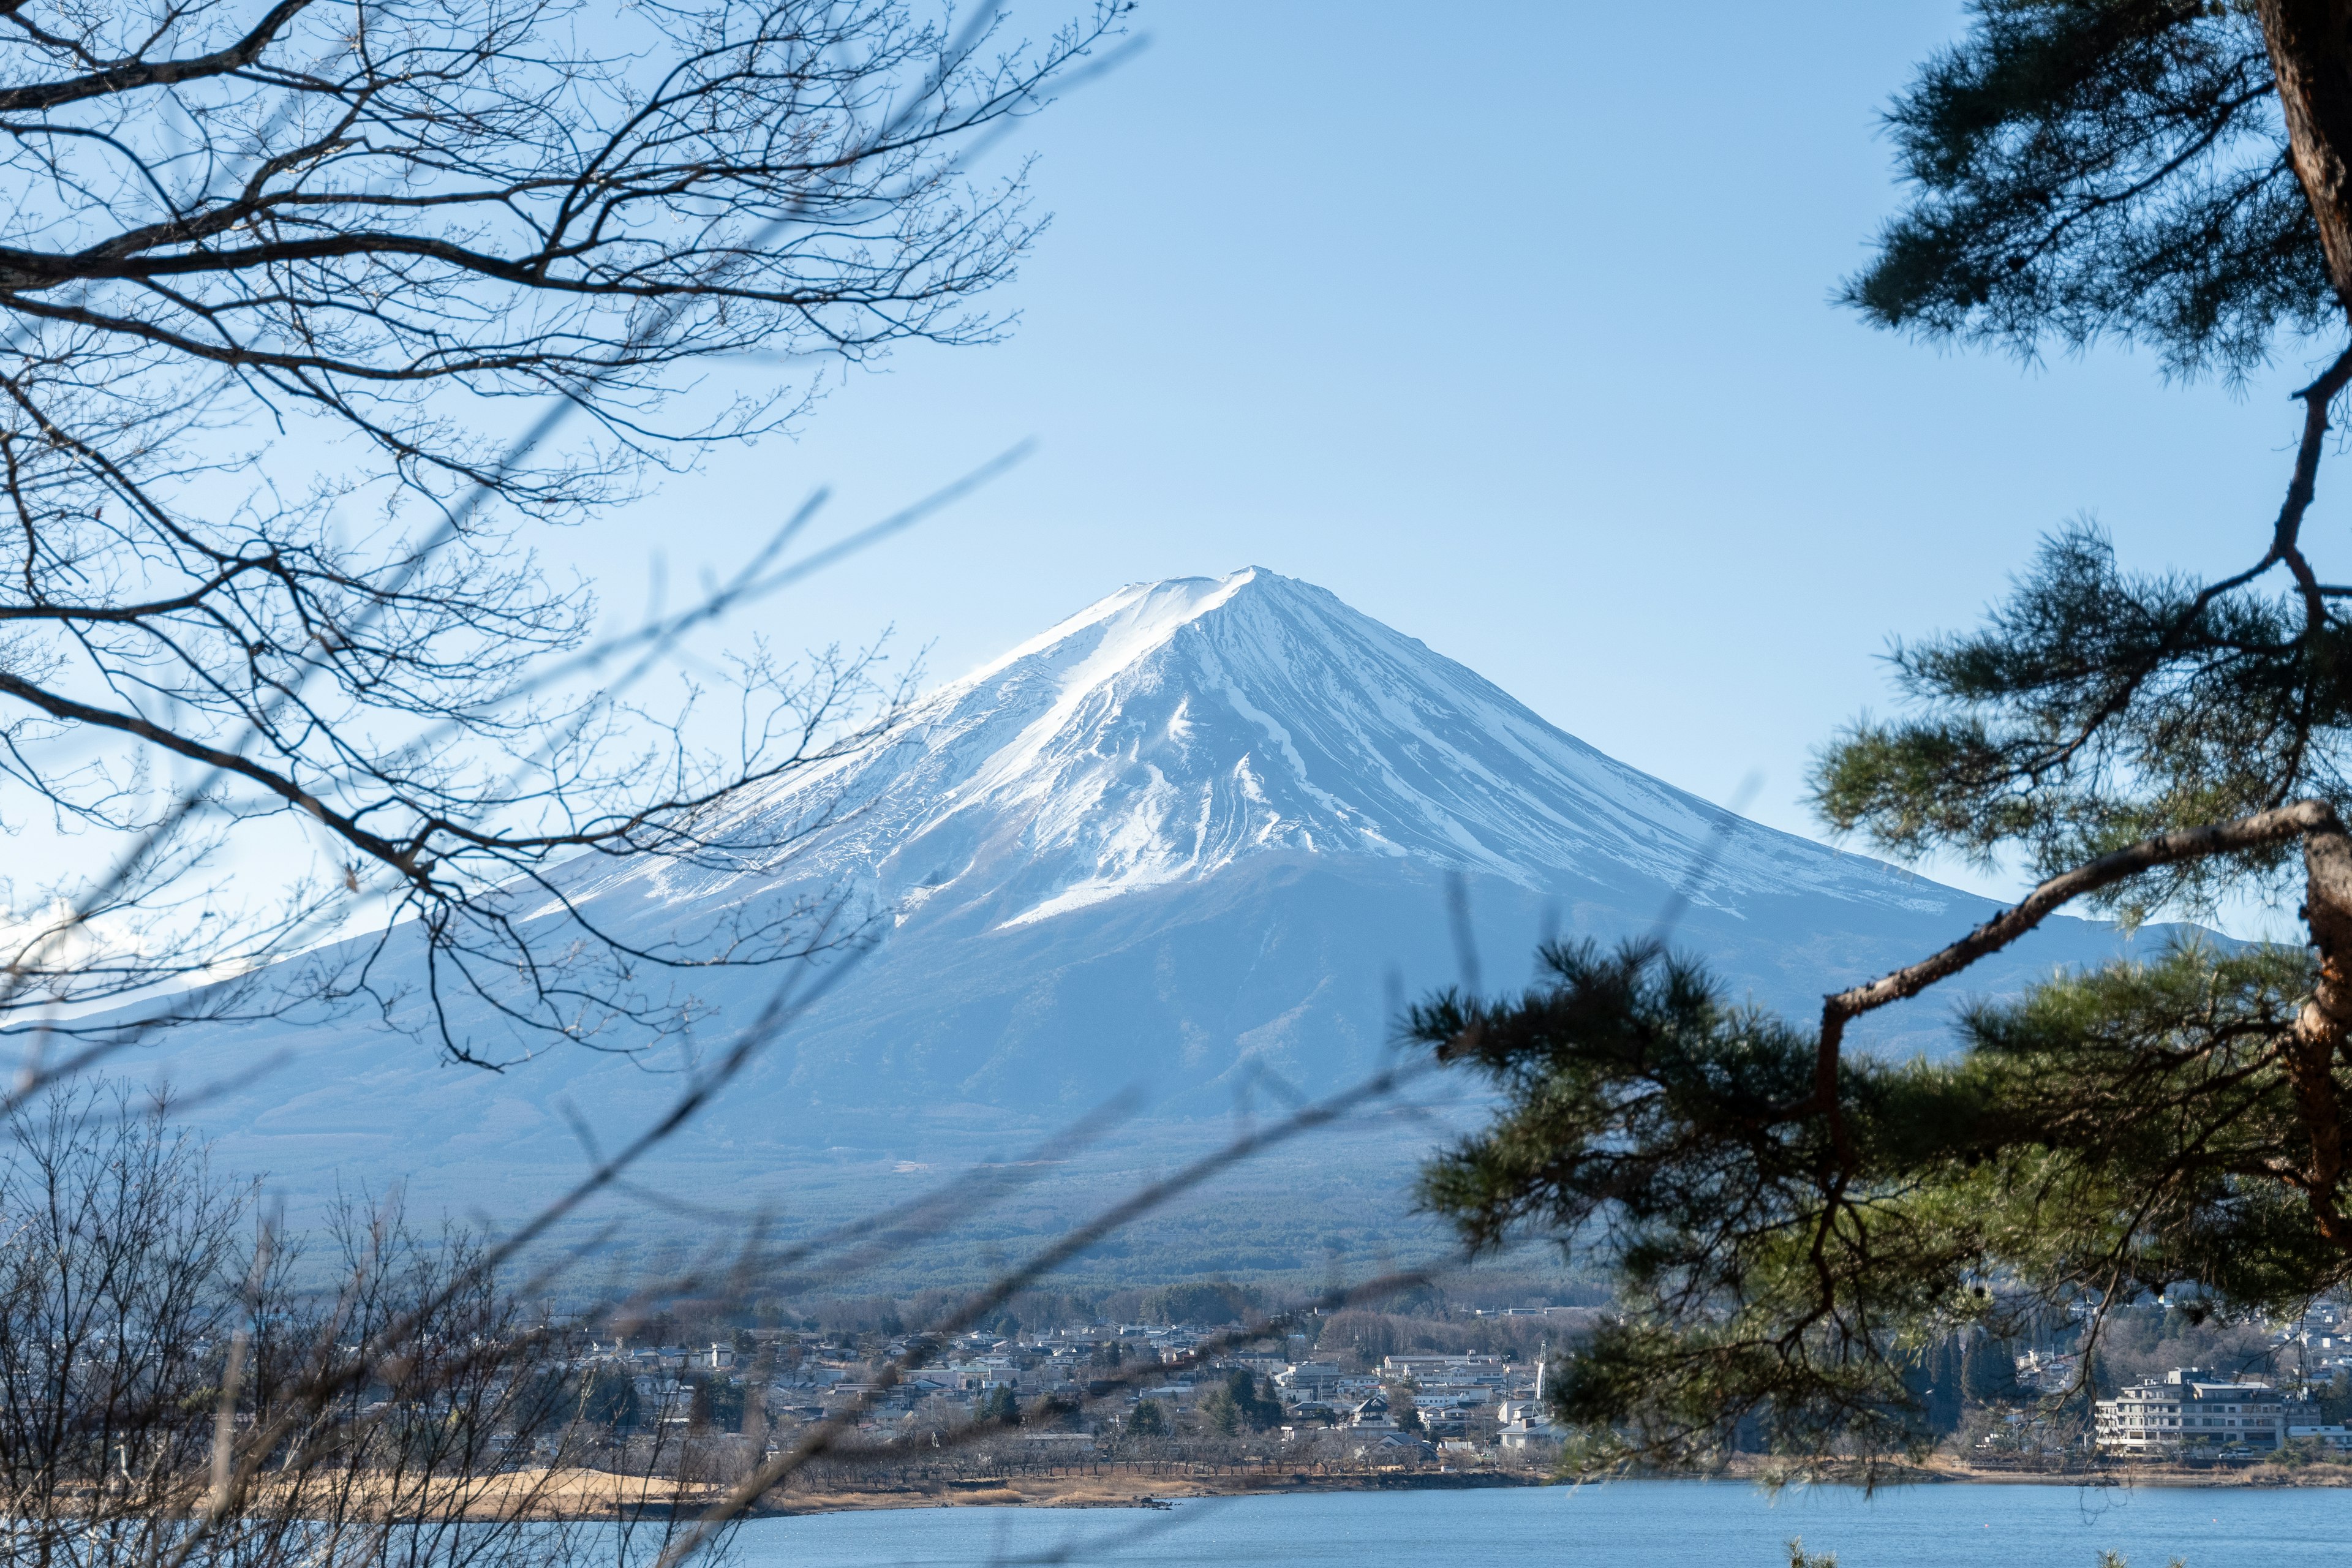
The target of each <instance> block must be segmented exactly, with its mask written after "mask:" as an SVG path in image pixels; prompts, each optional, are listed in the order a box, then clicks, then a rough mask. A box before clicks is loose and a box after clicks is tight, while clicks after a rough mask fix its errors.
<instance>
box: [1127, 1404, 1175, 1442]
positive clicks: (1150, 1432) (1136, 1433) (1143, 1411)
mask: <svg viewBox="0 0 2352 1568" xmlns="http://www.w3.org/2000/svg"><path fill="white" fill-rule="evenodd" d="M1127 1430H1128V1435H1129V1436H1132V1437H1165V1436H1168V1415H1167V1413H1166V1412H1165V1411H1163V1410H1161V1409H1160V1401H1158V1400H1156V1399H1144V1400H1139V1401H1137V1402H1136V1406H1135V1414H1134V1415H1129V1417H1128V1418H1127Z"/></svg>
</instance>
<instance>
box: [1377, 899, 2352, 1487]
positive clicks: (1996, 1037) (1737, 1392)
mask: <svg viewBox="0 0 2352 1568" xmlns="http://www.w3.org/2000/svg"><path fill="white" fill-rule="evenodd" d="M1543 963H1544V965H1545V969H1546V971H1547V981H1546V983H1545V984H1539V985H1538V986H1536V987H1534V988H1532V989H1531V990H1529V991H1528V992H1527V993H1526V994H1524V995H1522V996H1520V997H1518V998H1517V999H1513V1000H1508V1001H1503V1002H1496V1003H1485V1002H1477V1001H1473V1000H1470V999H1466V998H1464V997H1461V996H1458V995H1454V994H1446V995H1444V996H1441V997H1439V998H1438V999H1436V1000H1435V1001H1433V1002H1432V1003H1430V1004H1428V1005H1424V1006H1423V1007H1421V1008H1419V1009H1417V1010H1416V1011H1415V1013H1414V1015H1413V1016H1412V1029H1413V1031H1414V1033H1415V1034H1416V1036H1417V1037H1419V1038H1420V1039H1422V1040H1423V1041H1425V1042H1427V1043H1429V1044H1432V1045H1433V1046H1436V1047H1438V1048H1439V1049H1440V1051H1441V1053H1442V1054H1443V1055H1444V1056H1445V1057H1446V1058H1448V1059H1450V1060H1454V1061H1458V1062H1463V1063H1465V1064H1467V1065H1470V1066H1473V1067H1474V1068H1476V1069H1477V1070H1479V1071H1481V1072H1482V1073H1484V1074H1485V1076H1486V1078H1487V1079H1489V1080H1490V1081H1491V1082H1492V1083H1493V1084H1494V1086H1495V1087H1496V1089H1497V1090H1498V1091H1499V1093H1500V1095H1501V1099H1502V1106H1501V1109H1500V1110H1499V1111H1498V1112H1497V1114H1496V1117H1495V1119H1494V1121H1492V1122H1491V1123H1490V1125H1489V1126H1488V1127H1487V1128H1486V1130H1485V1131H1483V1132H1482V1133H1480V1134H1479V1135H1477V1136H1475V1137H1472V1138H1467V1139H1465V1140H1462V1141H1461V1142H1458V1143H1456V1144H1455V1145H1454V1146H1453V1147H1452V1148H1450V1149H1449V1150H1447V1151H1446V1152H1444V1154H1443V1155H1442V1156H1441V1157H1439V1158H1438V1159H1437V1160H1436V1161H1435V1162H1433V1163H1432V1164H1431V1165H1430V1166H1429V1167H1428V1168H1427V1169H1426V1171H1425V1173H1424V1175H1423V1185H1422V1197H1423V1202H1424V1203H1425V1205H1427V1206H1428V1207H1430V1208H1432V1209H1433V1210H1435V1211H1437V1212H1439V1213H1441V1214H1443V1215H1447V1216H1448V1217H1450V1218H1451V1219H1452V1220H1453V1221H1454V1224H1455V1225H1456V1226H1457V1227H1458V1229H1459V1230H1460V1232H1461V1234H1462V1236H1463V1237H1464V1238H1465V1241H1467V1242H1469V1243H1470V1244H1471V1245H1472V1246H1474V1247H1477V1248H1479V1249H1482V1250H1493V1249H1496V1248H1498V1247H1501V1246H1503V1245H1505V1244H1506V1243H1507V1242H1508V1241H1510V1240H1512V1239H1514V1238H1515V1237H1519V1236H1523V1235H1526V1234H1529V1233H1534V1234H1540V1235H1546V1236H1549V1237H1553V1238H1555V1239H1557V1240H1558V1241H1559V1242H1560V1243H1561V1244H1562V1245H1564V1246H1567V1247H1573V1248H1575V1249H1577V1250H1579V1251H1587V1252H1590V1253H1591V1254H1593V1255H1596V1256H1597V1257H1598V1258H1600V1259H1601V1261H1602V1262H1604V1263H1605V1264H1606V1265H1607V1266H1608V1267H1609V1268H1611V1269H1612V1271H1613V1272H1614V1274H1615V1275H1616V1277H1617V1279H1619V1281H1620V1285H1621V1289H1622V1294H1623V1298H1624V1300H1625V1304H1626V1305H1627V1307H1628V1308H1629V1309H1630V1310H1628V1311H1627V1312H1626V1313H1625V1315H1624V1317H1623V1319H1622V1321H1612V1322H1604V1323H1603V1324H1602V1325H1601V1327H1600V1328H1599V1329H1598V1330H1597V1331H1595V1332H1594V1333H1593V1334H1592V1336H1591V1338H1590V1340H1589V1341H1587V1342H1585V1343H1584V1344H1582V1345H1580V1347H1578V1352H1577V1354H1576V1355H1575V1356H1574V1357H1573V1359H1571V1360H1570V1361H1568V1362H1567V1363H1565V1364H1564V1367H1563V1369H1562V1375H1561V1376H1560V1377H1559V1380H1558V1383H1557V1385H1556V1386H1557V1401H1558V1414H1559V1415H1560V1416H1561V1418H1562V1419H1563V1420H1564V1421H1566V1422H1568V1423H1570V1425H1571V1426H1575V1427H1577V1428H1580V1430H1581V1432H1582V1434H1583V1436H1584V1437H1585V1438H1586V1439H1587V1441H1586V1442H1585V1443H1584V1445H1583V1446H1582V1447H1580V1448H1579V1449H1578V1450H1577V1452H1579V1453H1580V1455H1582V1456H1583V1457H1584V1458H1583V1462H1584V1463H1586V1464H1587V1465H1589V1466H1591V1467H1595V1468H1598V1467H1604V1466H1607V1465H1610V1464H1614V1463H1618V1462H1622V1461H1623V1460H1625V1459H1628V1458H1644V1459H1651V1460H1660V1461H1672V1462H1695V1461H1705V1460H1711V1459H1712V1458H1716V1457H1717V1456H1719V1455H1720V1454H1721V1453H1723V1452H1724V1451H1726V1450H1727V1448H1728V1447H1730V1446H1731V1438H1732V1436H1733V1431H1734V1429H1735V1427H1736V1426H1738V1424H1739V1422H1740V1421H1741V1420H1742V1419H1743V1418H1747V1419H1748V1420H1750V1421H1752V1422H1753V1423H1754V1424H1755V1428H1756V1430H1757V1431H1758V1432H1759V1434H1760V1436H1761V1437H1762V1439H1763V1441H1764V1443H1765V1445H1766V1446H1767V1447H1769V1448H1770V1449H1772V1450H1774V1451H1776V1452H1780V1453H1784V1454H1790V1455H1794V1456H1800V1457H1818V1456H1821V1455H1823V1454H1826V1453H1829V1452H1832V1451H1836V1450H1845V1451H1850V1452H1853V1453H1856V1454H1860V1455H1864V1456H1881V1455H1887V1454H1893V1453H1899V1452H1914V1453H1916V1452H1917V1451H1920V1450H1921V1449H1923V1448H1924V1447H1926V1446H1927V1444H1928V1442H1929V1441H1930V1440H1931V1438H1932V1436H1933V1434H1934V1431H1935V1429H1936V1426H1937V1422H1935V1421H1934V1420H1933V1418H1932V1415H1933V1413H1932V1412H1931V1407H1930V1401H1929V1396H1928V1393H1927V1391H1928V1389H1929V1388H1930V1387H1931V1386H1933V1385H1932V1384H1930V1383H1929V1381H1928V1380H1927V1378H1926V1377H1925V1376H1923V1375H1922V1373H1923V1370H1924V1369H1926V1368H1927V1367H1928V1366H1929V1365H1931V1364H1932V1358H1933V1357H1935V1356H1936V1355H1937V1353H1938V1349H1937V1347H1938V1346H1939V1345H1940V1344H1941V1343H1943V1342H1945V1341H1947V1340H1948V1337H1949V1336H1951V1335H1953V1334H1955V1333H1973V1332H1974V1331H1977V1330H1979V1329H1984V1330H1990V1331H1992V1332H1994V1333H1996V1334H1998V1333H2003V1332H2007V1331H2011V1329H2012V1328H2013V1326H2014V1321H2015V1320H2016V1319H2017V1318H2018V1316H2019V1315H2020V1314H2021V1312H2023V1311H2024V1310H2026V1309H2027V1308H2028V1307H2030V1306H2032V1305H2033V1304H2034V1303H2036V1302H2039V1303H2042V1304H2043V1305H2044V1306H2045V1307H2047V1308H2049V1309H2051V1310H2053V1313H2054V1314H2055V1315H2059V1316H2061V1317H2062V1318H2063V1309H2064V1308H2065V1307H2066V1306H2068V1305H2069V1304H2071V1303H2073V1302H2074V1301H2075V1300H2080V1299H2082V1298H2083V1297H2084V1294H2085V1293H2086V1292H2091V1293H2095V1294H2103V1295H2105V1296H2106V1297H2108V1298H2109V1299H2128V1298H2129V1297H2130V1296H2131V1295H2133V1294H2134V1293H2135V1292H2137V1291H2139V1290H2143V1289H2151V1290H2152V1289H2160V1288H2161V1287H2162V1286H2164V1285H2165V1284H2167V1283H2168V1282H2172V1281H2178V1280H2183V1279H2194V1280H2200V1281H2203V1282H2205V1283H2206V1284H2207V1285H2208V1286H2210V1288H2211V1289H2214V1290H2215V1291H2216V1292H2218V1293H2220V1294H2222V1295H2224V1296H2226V1297H2228V1298H2229V1299H2231V1300H2235V1301H2238V1302H2241V1303H2245V1304H2251V1305H2275V1306H2279V1307H2284V1306H2287V1305H2289V1304H2291V1303H2294V1302H2296V1301H2299V1300H2304V1299H2306V1298H2307V1297H2308V1296H2310V1295H2311V1294H2313V1293H2315V1292H2317V1291H2320V1290H2324V1289H2330V1288H2333V1287H2334V1286H2336V1285H2338V1284H2340V1283H2342V1282H2343V1281H2344V1280H2345V1279H2347V1275H2348V1274H2352V1269H2347V1259H2346V1258H2345V1256H2344V1254H2343V1253H2341V1252H2340V1251H2338V1250H2337V1249H2336V1248H2334V1247H2330V1246H2328V1245H2326V1242H2325V1241H2324V1239H2323V1238H2322V1237H2321V1236H2320V1235H2319V1233H2318V1230H2317V1228H2316V1226H2315V1222H2314V1220H2313V1218H2312V1216H2311V1214H2310V1211H2309V1209H2308V1207H2307V1206H2306V1205H2305V1204H2304V1203H2303V1202H2302V1201H2300V1198H2299V1195H2298V1194H2296V1193H2295V1192H2294V1190H2293V1189H2292V1187H2291V1186H2290V1185H2289V1184H2288V1183H2286V1182H2284V1181H2282V1180H2281V1179H2280V1175H2279V1173H2280V1172H2281V1171H2282V1170H2285V1169H2291V1168H2292V1163H2293V1162H2294V1160H2295V1159H2296V1158H2297V1156H2298V1154H2299V1152H2301V1150H2300V1142H2299V1140H2300V1139H2301V1136H2302V1134H2301V1132H2300V1131H2299V1129H2300V1126H2301V1123H2300V1122H2299V1121H2298V1120H2297V1119H2296V1117H2295V1115H2294V1091H2293V1086H2292V1084H2291V1082H2290V1080H2289V1073H2288V1070H2287V1064H2286V1062H2285V1061H2284V1058H2282V1056H2281V1053H2280V1050H2279V1042H2280V1037H2281V1035H2282V1034H2283V1032H2284V1028H2285V1026H2286V1024H2287V1023H2288V1021H2289V1020H2290V1018H2291V1016H2292V1009H2293V1005H2294V999H2295V998H2296V997H2297V996H2298V995H2299V994H2302V993H2303V992H2304V991H2305V990H2306V989H2307V988H2308V985H2309V978H2310V977H2309V961H2308V959H2307V958H2306V957H2305V955H2304V954H2302V953H2300V952H2294V951H2292V950H2282V949H2261V948H2257V949H2249V950H2244V951H2241V952H2231V953H2221V952H2214V951H2212V950H2210V949H2206V948H2200V947H2195V946H2186V947H2179V948H2176V949H2174V950H2172V951H2170V952H2168V953H2167V954H2166V955H2165V956H2164V957H2163V958H2162V959H2160V960H2158V961H2157V962H2155V963H2146V964H2134V965H2118V966H2116V967H2114V968H2110V969H2106V970H2102V971H2098V972H2095V973H2090V974H2085V975H2079V976H2074V977H2069V978H2064V979H2061V980H2057V981H2053V983H2051V984H2048V985H2045V986H2043V987H2042V988H2040V989H2039V990H2037V991H2036V992H2035V993H2033V994H2031V995H2030V996H2029V997H2027V998H2026V999H2024V1000H2023V1001H2021V1002H2019V1003H2016V1004H2012V1005H2001V1006H1982V1007H1979V1008H1977V1009H1976V1010H1974V1011H1973V1012H1971V1013H1970V1014H1969V1015H1968V1016H1967V1018H1966V1020H1965V1027H1966V1037H1967V1047H1966V1049H1965V1050H1964V1051H1963V1052H1962V1053H1961V1054H1960V1055H1959V1056H1958V1057H1957V1058H1953V1059H1951V1060H1949V1061H1947V1062H1943V1063H1934V1064H1931V1063H1927V1062H1917V1061H1915V1062H1911V1063H1907V1064H1903V1065H1899V1066H1896V1065H1889V1064H1884V1063H1876V1062H1871V1061H1867V1060H1862V1061H1857V1060H1854V1059H1853V1058H1846V1059H1845V1060H1844V1061H1843V1064H1842V1066H1841V1068H1840V1072H1841V1079H1840V1086H1839V1087H1840V1103H1841V1106H1842V1110H1843V1119H1844V1123H1845V1135H1846V1139H1847V1142H1848V1145H1849V1149H1848V1155H1847V1158H1846V1159H1844V1160H1842V1159H1841V1158H1840V1157H1839V1154H1838V1151H1837V1149H1836V1147H1835V1137H1834V1134H1833V1133H1832V1130H1831V1129H1830V1127H1829V1125H1828V1121H1827V1118H1826V1117H1824V1116H1822V1115H1821V1114H1819V1113H1817V1112H1806V1111H1803V1110H1797V1109H1790V1108H1798V1107H1801V1106H1802V1105H1803V1104H1804V1102H1805V1100H1806V1096H1807V1092H1808V1089H1809V1087H1810V1082H1811V1074H1812V1071H1813V1068H1814V1065H1815V1060H1816V1054H1815V1042H1814V1040H1813V1038H1812V1037H1811V1035H1810V1034H1809V1033H1805V1032H1801V1031H1799V1030H1797V1029H1794V1028H1792V1027H1790V1026H1788V1025H1786V1024H1783V1023H1780V1022H1778V1021H1776V1020H1773V1019H1771V1018H1769V1017H1766V1016H1762V1015H1760V1014H1758V1013H1756V1012H1754V1011H1752V1010H1749V1009H1744V1008H1736V1007H1731V1006H1727V1005H1725V1004H1723V1003H1722V1002H1721V1001H1720V1000H1719V998H1718V997H1717V995H1716V994H1715V993H1714V991H1713V990H1712V989H1711V987H1710V986H1709V984H1707V981H1706V976H1705V973H1704V972H1703V971H1702V970H1701V969H1700V968H1699V967H1698V966H1697V965H1696V964H1695V963H1691V962H1689V961H1686V960H1681V959H1675V958H1670V957H1668V956H1666V955H1664V954H1663V953H1660V952H1657V951H1655V950H1654V949H1650V948H1646V947H1641V946H1633V947H1627V948H1623V949H1620V950H1618V951H1616V952H1602V951H1601V950H1599V949H1598V948H1596V947H1593V946H1591V945H1590V944H1580V945H1555V946H1553V947H1550V948H1548V949H1546V950H1545V952H1544V954H1543ZM1776 1108H1778V1109H1776ZM1991 1282H1998V1283H1999V1284H2000V1287H2001V1289H2000V1292H1999V1293H1996V1292H1995V1291H1994V1290H1993V1289H1991ZM1979 1346H1980V1348H1978V1347H1972V1350H1973V1355H1972V1357H1971V1359H1972V1361H1973V1363H1974V1366H1973V1368H1964V1370H1963V1372H1962V1381H1963V1383H1964V1384H1966V1383H1969V1382H1970V1381H1971V1380H1973V1382H1974V1384H1975V1385H1976V1386H1975V1387H1974V1388H1973V1389H1972V1391H1971V1392H1972V1394H1974V1396H1975V1397H1977V1398H1979V1399H1983V1398H1989V1397H2000V1396H2002V1394H2000V1392H1999V1391H1998V1390H1997V1389H1996V1388H1995V1386H1994V1385H1995V1384H1996V1383H1998V1384H2000V1387H2001V1388H2006V1387H2007V1386H2008V1384H2009V1381H2010V1377H2011V1376H2013V1368H2012V1369H2010V1371H2009V1373H2008V1375H2000V1373H1998V1372H1997V1370H1996V1369H1995V1367H1994V1365H1993V1362H1992V1360H1991V1359H1990V1358H1993V1357H1996V1356H2000V1355H2001V1354H2003V1353H2004V1352H2002V1351H2001V1349H2000V1347H1999V1346H1997V1345H1994V1344H1992V1343H1990V1342H1985V1341H1982V1340H1981V1337H1980V1336H1979Z"/></svg>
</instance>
